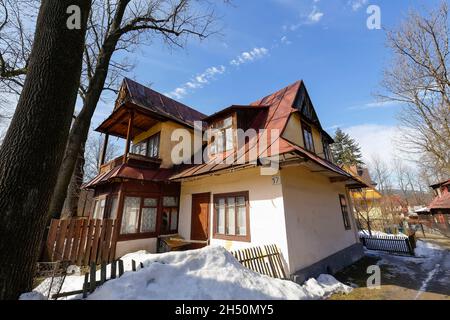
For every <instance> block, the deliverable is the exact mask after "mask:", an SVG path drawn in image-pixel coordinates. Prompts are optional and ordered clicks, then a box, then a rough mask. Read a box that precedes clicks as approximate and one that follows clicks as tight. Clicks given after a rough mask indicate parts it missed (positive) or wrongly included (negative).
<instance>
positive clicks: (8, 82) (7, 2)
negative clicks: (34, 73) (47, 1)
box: [0, 0, 39, 115]
mask: <svg viewBox="0 0 450 320" xmlns="http://www.w3.org/2000/svg"><path fill="white" fill-rule="evenodd" d="M38 4H39V2H38V1H36V0H0V93H1V95H0V107H4V104H5V103H6V104H7V103H8V101H7V99H4V96H5V95H8V94H10V95H19V94H20V92H21V91H22V87H23V84H24V80H25V74H26V72H27V70H28V63H29V57H30V52H31V45H32V42H33V35H34V26H35V25H34V23H35V20H36V14H37V9H38ZM0 115H1V112H0Z"/></svg>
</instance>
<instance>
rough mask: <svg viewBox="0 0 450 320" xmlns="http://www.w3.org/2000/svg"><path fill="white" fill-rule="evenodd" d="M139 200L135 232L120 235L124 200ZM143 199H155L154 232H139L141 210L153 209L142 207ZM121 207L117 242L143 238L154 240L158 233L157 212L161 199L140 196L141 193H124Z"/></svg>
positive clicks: (148, 195)
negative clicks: (128, 198)
mask: <svg viewBox="0 0 450 320" xmlns="http://www.w3.org/2000/svg"><path fill="white" fill-rule="evenodd" d="M127 197H130V198H140V202H139V219H138V225H137V228H136V229H137V232H135V233H122V222H123V217H124V214H125V198H127ZM145 198H154V199H156V200H157V201H158V202H157V206H156V227H155V231H154V232H140V230H141V219H142V208H154V207H149V206H144V199H145ZM122 202H123V203H122V206H121V208H120V209H121V212H120V225H119V234H118V240H120V241H123V240H134V239H145V238H155V237H156V236H157V235H158V233H159V215H160V214H159V212H160V206H161V197H160V195H157V194H141V193H126V194H124V195H123V201H122Z"/></svg>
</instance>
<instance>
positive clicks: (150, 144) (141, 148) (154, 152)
mask: <svg viewBox="0 0 450 320" xmlns="http://www.w3.org/2000/svg"><path fill="white" fill-rule="evenodd" d="M131 152H132V153H134V154H139V155H141V156H146V157H150V158H158V157H159V132H158V133H157V134H154V135H152V136H151V137H150V138H148V139H145V140H143V141H141V142H139V143H136V144H135V145H133V147H132V149H131Z"/></svg>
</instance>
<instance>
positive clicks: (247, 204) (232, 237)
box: [213, 191, 251, 242]
mask: <svg viewBox="0 0 450 320" xmlns="http://www.w3.org/2000/svg"><path fill="white" fill-rule="evenodd" d="M228 197H235V198H237V197H244V199H245V215H246V217H245V222H246V228H247V232H246V235H245V236H240V235H227V234H222V233H218V232H217V226H218V221H217V218H218V214H217V211H216V203H217V201H218V199H219V198H225V228H226V226H227V222H228V208H227V205H226V203H227V201H226V199H227V198H228ZM235 221H236V223H235V227H236V228H237V226H238V223H237V221H238V220H237V210H235ZM236 233H237V232H236ZM213 238H214V239H221V240H229V241H240V242H250V241H251V236H250V198H249V192H248V191H240V192H229V193H217V194H214V195H213Z"/></svg>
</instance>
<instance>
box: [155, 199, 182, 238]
mask: <svg viewBox="0 0 450 320" xmlns="http://www.w3.org/2000/svg"><path fill="white" fill-rule="evenodd" d="M164 197H175V198H177V204H176V205H175V206H164V203H163V202H164V200H163V198H164ZM165 208H168V209H173V208H175V209H177V228H176V229H170V225H171V224H172V215H171V214H169V221H168V225H169V231H167V232H163V231H162V230H160V232H159V234H162V235H166V234H173V233H178V225H179V223H180V196H178V195H171V194H163V195H161V221H160V224H159V226H160V227H161V226H162V219H163V215H164V209H165Z"/></svg>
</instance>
